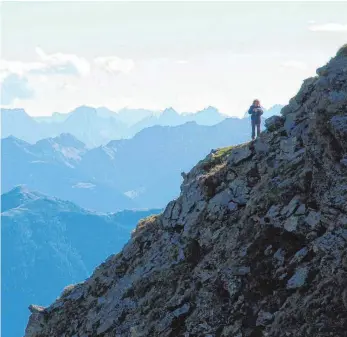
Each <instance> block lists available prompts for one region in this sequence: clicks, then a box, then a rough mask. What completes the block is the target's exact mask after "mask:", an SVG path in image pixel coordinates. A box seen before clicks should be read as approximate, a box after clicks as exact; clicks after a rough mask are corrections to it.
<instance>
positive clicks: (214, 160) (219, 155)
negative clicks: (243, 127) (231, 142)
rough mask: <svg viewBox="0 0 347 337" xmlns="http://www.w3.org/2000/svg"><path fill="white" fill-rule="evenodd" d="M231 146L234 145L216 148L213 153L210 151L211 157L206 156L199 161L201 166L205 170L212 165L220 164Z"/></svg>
mask: <svg viewBox="0 0 347 337" xmlns="http://www.w3.org/2000/svg"><path fill="white" fill-rule="evenodd" d="M233 148H235V147H234V146H227V147H223V148H220V149H217V150H216V152H215V153H212V155H211V158H208V159H206V158H205V159H204V160H202V162H201V164H202V168H203V169H204V170H205V171H209V170H210V169H211V168H212V167H214V166H216V165H219V164H221V163H222V162H223V160H224V159H225V157H227V156H228V154H230V152H231V151H232V149H233Z"/></svg>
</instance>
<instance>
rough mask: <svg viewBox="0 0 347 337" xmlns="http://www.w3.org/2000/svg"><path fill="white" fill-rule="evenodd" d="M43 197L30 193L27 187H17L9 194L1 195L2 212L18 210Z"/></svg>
mask: <svg viewBox="0 0 347 337" xmlns="http://www.w3.org/2000/svg"><path fill="white" fill-rule="evenodd" d="M41 197H42V195H41V194H40V193H37V192H32V191H30V190H29V189H28V188H27V186H26V185H17V186H16V187H14V188H13V189H12V190H10V191H9V192H7V193H4V194H2V195H1V212H6V211H7V210H9V209H11V208H16V207H18V206H20V205H22V204H24V203H26V202H28V201H32V200H37V199H39V198H41Z"/></svg>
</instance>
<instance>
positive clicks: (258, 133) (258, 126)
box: [257, 123, 260, 137]
mask: <svg viewBox="0 0 347 337" xmlns="http://www.w3.org/2000/svg"><path fill="white" fill-rule="evenodd" d="M259 136H260V123H257V137H259Z"/></svg>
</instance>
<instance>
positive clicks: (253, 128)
mask: <svg viewBox="0 0 347 337" xmlns="http://www.w3.org/2000/svg"><path fill="white" fill-rule="evenodd" d="M254 138H255V121H254V120H253V119H252V139H254Z"/></svg>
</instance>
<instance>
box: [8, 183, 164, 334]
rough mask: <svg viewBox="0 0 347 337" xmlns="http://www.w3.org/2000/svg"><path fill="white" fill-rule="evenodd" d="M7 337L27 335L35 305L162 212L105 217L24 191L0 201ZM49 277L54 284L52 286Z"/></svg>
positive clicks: (83, 274)
mask: <svg viewBox="0 0 347 337" xmlns="http://www.w3.org/2000/svg"><path fill="white" fill-rule="evenodd" d="M1 203H2V213H1V220H2V224H1V240H2V242H1V250H2V252H1V253H2V266H1V268H2V294H1V299H2V314H1V315H2V327H1V329H2V336H6V337H20V336H23V335H24V329H25V324H26V321H27V319H28V315H29V311H28V309H27V308H28V306H29V304H31V303H42V304H48V303H50V302H51V301H53V300H54V299H55V297H56V294H58V293H60V292H61V290H62V289H63V288H64V287H65V286H66V285H67V284H72V283H76V282H81V281H83V280H84V279H86V278H87V277H89V275H90V274H91V272H92V271H93V269H94V268H95V267H96V266H97V265H98V264H99V263H100V261H104V260H105V259H106V258H107V257H108V256H109V255H111V254H114V253H116V252H118V251H120V250H121V248H122V247H123V245H124V244H125V243H126V242H127V241H128V239H129V237H130V232H131V230H132V229H133V228H134V227H135V226H136V224H137V222H138V221H139V220H140V219H142V218H144V217H147V216H149V215H151V214H157V213H159V212H160V210H158V209H153V210H143V211H124V212H119V213H114V214H101V213H94V212H90V211H87V210H85V209H83V208H80V207H78V206H77V205H75V204H73V203H71V202H68V201H63V200H60V199H57V198H53V197H49V196H46V195H43V194H41V193H37V192H32V191H30V190H28V189H26V188H25V187H22V186H19V187H16V188H15V189H13V190H11V191H10V192H8V193H6V194H3V195H2V196H1ZM47 275H49V278H50V281H49V282H47V277H46V276H47Z"/></svg>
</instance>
